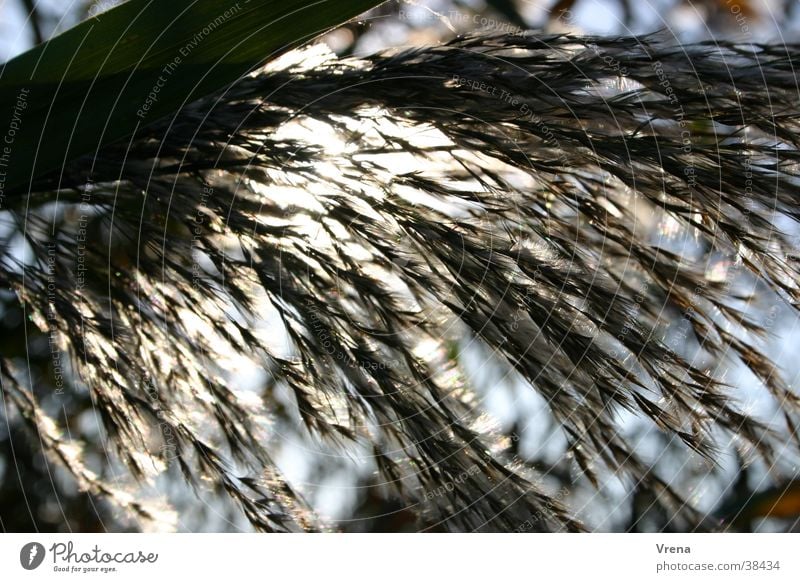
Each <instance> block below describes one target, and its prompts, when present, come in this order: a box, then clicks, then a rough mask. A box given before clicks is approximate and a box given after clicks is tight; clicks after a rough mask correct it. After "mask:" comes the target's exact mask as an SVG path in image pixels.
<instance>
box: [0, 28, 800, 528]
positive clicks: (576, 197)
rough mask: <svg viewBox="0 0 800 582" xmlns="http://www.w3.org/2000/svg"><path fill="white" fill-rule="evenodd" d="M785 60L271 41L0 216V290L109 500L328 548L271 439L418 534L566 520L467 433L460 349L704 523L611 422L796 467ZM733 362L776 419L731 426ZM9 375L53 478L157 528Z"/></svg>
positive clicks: (17, 409) (543, 40)
mask: <svg viewBox="0 0 800 582" xmlns="http://www.w3.org/2000/svg"><path fill="white" fill-rule="evenodd" d="M798 56H800V49H799V48H798V47H797V46H780V47H778V46H761V45H736V44H729V43H705V44H697V45H689V46H679V45H676V44H675V43H674V41H669V40H666V39H665V38H662V37H661V36H658V35H656V36H649V37H644V38H638V39H637V38H594V37H571V36H546V35H543V34H538V33H535V32H528V33H525V34H516V35H502V36H497V35H486V34H479V35H474V36H468V37H463V38H459V39H456V40H454V41H452V42H450V43H447V44H444V45H441V46H437V47H428V48H419V49H414V50H406V51H403V52H397V53H393V54H380V55H376V56H373V57H370V58H364V59H355V58H352V59H337V58H335V57H333V56H331V55H329V54H327V53H325V51H323V50H321V49H318V48H311V49H306V50H304V51H299V52H295V53H291V54H289V55H287V56H286V57H284V58H283V59H282V60H281V61H280V62H276V63H274V64H273V65H271V66H270V67H269V68H268V69H265V70H261V71H259V72H258V73H256V74H253V75H250V76H248V77H246V78H243V79H241V80H240V81H239V82H237V83H235V84H234V85H232V86H231V87H229V88H228V89H227V90H225V91H224V92H221V93H219V94H217V95H214V96H213V98H208V99H204V100H202V101H198V102H195V103H192V104H190V105H188V106H186V107H185V108H184V109H182V110H181V111H180V112H179V113H178V114H177V115H175V116H172V117H170V118H166V119H161V120H158V121H155V120H154V122H153V123H150V124H149V125H144V126H143V127H141V128H140V129H139V131H138V132H137V133H136V134H135V135H134V136H133V137H132V138H131V139H129V140H125V141H123V142H119V143H117V144H116V145H113V146H108V147H105V148H104V149H102V150H101V151H99V152H98V153H97V155H96V156H89V157H85V158H83V159H79V160H77V161H75V162H71V163H69V164H67V165H66V166H65V167H64V168H63V171H61V172H58V173H56V174H54V175H52V176H50V177H48V178H46V179H43V180H40V181H38V182H36V183H35V184H34V186H33V189H32V191H31V193H30V195H29V196H27V197H20V196H17V198H16V199H14V200H10V199H8V200H7V205H8V203H9V202H11V203H12V204H13V210H11V211H9V212H7V213H6V215H7V217H6V221H7V222H8V225H7V228H6V229H5V235H4V236H5V238H4V246H3V247H2V251H3V254H4V256H3V259H2V263H0V273H2V277H3V279H4V280H5V281H6V282H7V283H6V284H7V285H8V287H9V288H10V289H12V290H13V291H14V292H15V294H16V296H17V297H18V298H19V300H20V301H21V303H22V305H23V309H24V313H25V315H26V316H27V323H26V325H27V326H28V327H29V328H31V329H34V326H35V328H36V329H38V330H40V331H41V332H44V333H46V334H47V336H48V338H49V342H48V348H47V349H48V350H50V348H52V353H53V354H55V356H54V358H55V359H54V362H56V364H57V367H58V374H59V376H60V377H61V383H62V384H63V386H62V387H61V388H59V390H60V395H59V396H60V398H62V399H67V400H68V399H70V398H73V397H75V398H78V397H79V395H80V394H84V393H88V394H89V395H90V397H91V400H92V402H93V405H94V408H95V410H96V413H97V415H98V416H99V418H100V419H101V424H102V430H103V432H102V435H103V436H102V438H103V439H105V441H104V442H107V443H108V445H109V448H110V449H111V450H113V452H114V455H116V456H118V458H119V459H121V460H122V462H124V465H125V467H126V472H127V473H129V475H130V476H131V477H132V478H134V479H139V480H144V481H145V482H146V481H147V480H148V479H154V478H155V477H156V476H157V475H159V474H160V473H161V472H164V471H167V470H170V468H172V469H173V470H177V469H179V470H180V471H181V473H182V475H183V477H184V478H185V479H186V480H187V481H188V482H189V483H191V484H192V485H194V486H196V487H198V488H199V490H202V488H213V489H216V490H218V491H224V492H225V493H226V494H227V495H229V496H230V497H231V498H232V499H233V500H235V501H236V502H237V504H238V505H239V506H240V508H241V511H242V512H244V514H245V515H246V516H247V518H248V519H249V520H250V522H251V523H252V524H253V526H254V527H256V528H258V529H262V530H267V531H284V530H290V531H294V530H301V529H302V530H314V529H325V528H328V527H333V525H332V524H331V523H328V522H326V521H325V520H324V519H321V518H320V517H319V516H317V515H316V514H315V512H314V511H312V510H311V506H310V504H309V503H308V501H307V499H306V497H307V495H306V494H307V488H306V489H304V487H303V486H302V485H300V486H298V485H297V484H293V483H291V482H290V481H289V480H287V478H286V477H285V476H284V475H283V474H282V472H281V470H280V469H279V467H278V463H277V462H276V460H275V456H274V452H273V448H272V446H273V445H272V443H276V442H278V441H280V440H281V438H282V435H284V434H286V433H285V431H286V430H289V429H287V428H285V427H286V425H287V423H288V424H290V425H294V426H295V427H297V426H300V427H302V430H301V432H307V433H308V435H310V438H311V439H312V440H314V441H317V442H319V443H320V446H324V447H326V449H325V450H327V451H330V452H331V454H333V455H339V456H341V457H346V456H348V455H354V456H356V457H358V459H359V460H360V461H361V463H362V464H363V463H366V464H367V465H368V467H369V471H372V473H373V475H374V482H375V483H376V486H378V487H380V488H381V490H382V491H384V494H385V495H387V496H390V497H392V498H395V499H397V500H399V502H400V506H401V507H402V511H403V512H405V513H409V512H410V513H411V515H412V520H413V523H414V525H413V529H418V530H452V531H473V530H480V531H520V530H525V531H560V530H570V531H572V530H579V529H582V527H583V526H582V524H581V522H580V520H578V519H575V518H573V517H572V515H573V513H572V509H571V508H570V507H569V506H568V505H569V504H568V503H566V502H565V501H566V499H565V496H563V495H556V494H554V493H553V491H552V488H549V487H548V486H547V480H546V477H547V475H546V474H543V471H541V470H537V468H536V467H533V466H531V464H530V463H525V462H524V460H523V459H520V458H519V457H518V456H517V454H516V452H515V451H514V450H513V447H509V446H508V439H506V438H505V436H504V435H503V433H502V431H500V430H498V429H497V428H496V427H493V426H492V425H491V423H487V422H486V419H485V416H484V414H483V410H482V404H481V401H480V399H479V398H477V396H476V393H475V391H474V390H473V385H472V383H471V381H470V377H469V375H468V374H465V372H464V361H463V357H462V355H461V354H460V352H461V351H462V350H463V349H464V348H465V346H475V345H478V346H480V349H481V350H482V352H481V353H484V354H485V355H486V359H487V361H488V359H489V358H491V359H492V361H495V362H500V363H501V364H502V365H504V366H506V367H507V368H508V369H509V370H513V373H514V374H517V375H518V376H519V377H520V378H523V379H524V380H525V381H526V383H527V385H528V386H529V389H530V390H535V391H536V392H538V394H539V395H541V396H542V397H543V398H544V400H545V401H546V402H547V407H548V410H549V414H550V415H551V416H552V418H553V420H554V421H555V426H557V430H559V431H561V432H563V435H564V437H565V438H566V441H567V443H568V450H567V456H566V458H567V459H568V462H569V463H570V464H571V467H572V469H573V471H574V473H573V474H574V476H575V478H576V479H578V478H581V479H582V478H588V479H589V480H590V481H592V480H595V478H596V476H597V475H599V474H601V473H603V472H607V471H613V472H615V473H616V474H617V475H618V476H619V477H620V478H621V479H622V480H623V482H625V483H629V484H630V483H633V484H635V485H636V488H637V490H639V491H641V490H645V491H648V492H649V493H650V494H652V495H653V499H654V500H655V501H654V503H655V504H657V505H658V506H660V507H663V508H664V510H665V511H667V512H668V514H669V515H670V520H671V521H674V523H676V524H680V525H679V526H677V527H679V528H684V529H692V528H702V529H710V528H714V527H717V526H718V525H719V524H718V523H717V522H715V521H713V520H710V519H708V518H706V517H704V515H703V512H701V511H699V510H698V509H696V508H695V507H694V506H693V504H692V502H691V499H689V498H688V497H686V495H687V494H688V492H686V491H681V490H680V488H679V487H675V486H674V485H675V484H674V483H670V482H669V479H667V478H666V477H667V476H665V475H661V474H660V473H659V467H658V465H657V464H656V465H655V466H651V465H652V464H651V463H649V462H648V461H646V460H645V459H644V458H642V457H641V456H640V455H639V454H638V452H637V451H635V450H634V449H635V444H636V443H635V442H630V439H629V438H627V437H626V436H625V432H624V430H623V429H624V426H623V423H622V421H621V418H623V417H625V416H626V415H628V416H629V415H630V414H634V415H638V416H642V417H645V418H647V419H649V420H650V421H652V424H653V425H654V426H655V427H657V428H658V429H659V430H660V431H662V432H663V433H664V434H665V435H666V436H667V437H669V438H672V439H675V440H677V441H679V442H680V443H681V446H682V447H685V449H686V450H687V451H689V450H691V451H694V452H695V453H699V454H700V455H702V456H705V457H707V458H709V459H711V460H715V459H717V458H718V457H717V455H718V454H719V452H720V451H721V450H722V449H724V448H725V447H727V446H728V444H729V443H731V442H732V443H733V444H734V445H735V446H736V447H737V448H738V449H739V451H740V453H741V454H742V455H743V456H744V457H746V458H749V459H761V460H763V461H765V462H766V463H768V464H769V466H770V467H771V468H772V470H773V471H774V472H775V474H778V475H780V474H782V472H783V473H785V474H786V475H785V476H787V477H788V476H791V474H790V472H789V473H786V472H787V471H789V467H790V466H791V461H790V462H789V463H788V464H787V463H786V462H785V461H786V459H790V460H792V459H794V460H796V458H797V452H798V442H797V433H796V429H795V422H796V420H797V413H798V404H800V403H799V402H798V396H797V394H796V393H795V392H794V391H793V390H792V389H791V387H790V386H789V385H788V382H787V381H786V379H785V378H783V376H782V375H781V374H780V373H779V371H778V370H777V369H776V368H775V367H774V366H773V365H772V364H771V363H770V361H769V359H768V358H767V357H765V355H764V354H763V353H762V351H763V350H762V349H761V347H760V346H761V345H762V344H761V343H760V342H761V338H762V336H763V335H764V334H765V333H767V331H766V330H764V329H762V326H761V324H760V323H759V321H760V320H759V319H757V318H756V317H755V316H754V315H753V314H754V312H755V311H756V310H757V309H758V308H759V307H760V303H759V301H760V298H761V297H763V296H764V295H765V294H768V293H773V294H776V295H777V296H778V297H780V298H781V300H782V301H784V302H785V303H786V304H788V305H791V306H796V305H797V301H798V297H800V293H799V292H800V290H799V289H798V283H797V282H798V262H797V240H796V233H797V221H798V218H800V213H798V204H797V202H798V199H797V198H798V196H797V194H798V184H799V183H800V182H798V161H800V151H798V138H797V136H798V125H800V124H799V123H798V119H800V117H798V115H799V114H800V111H798V103H799V101H798V84H797V79H796V77H795V73H794V66H795V65H796V64H798V63H797V61H798ZM49 353H50V352H49V351H48V354H49ZM737 361H738V362H742V363H744V364H745V365H746V366H747V367H748V368H749V369H750V370H751V371H752V372H753V374H755V376H756V377H757V378H758V380H759V381H760V382H761V383H762V384H763V385H762V386H761V389H762V390H764V391H766V393H768V394H769V395H770V396H769V397H770V401H771V403H772V405H771V406H772V409H773V410H774V412H775V414H774V415H772V416H771V417H769V418H758V417H757V416H756V415H755V414H753V413H750V412H748V411H747V410H746V409H743V408H742V407H741V406H740V405H739V403H738V400H739V397H740V394H741V388H742V387H741V386H737V385H735V384H732V383H730V382H728V381H727V380H726V379H725V378H723V375H722V372H724V370H725V369H726V367H728V366H730V365H732V364H731V362H737ZM479 364H480V362H479ZM0 366H2V368H1V370H2V392H3V396H4V402H5V409H4V410H5V413H6V415H18V416H19V417H20V418H22V419H23V420H24V422H26V423H27V425H28V426H29V427H30V428H31V429H32V430H33V431H35V432H37V433H38V435H39V438H40V442H41V446H42V448H43V449H44V450H45V451H46V452H47V454H48V455H49V457H50V458H51V459H56V460H57V461H58V462H59V463H60V464H61V465H63V466H64V467H66V469H67V470H68V471H69V472H70V473H71V474H72V475H73V476H74V478H75V479H76V480H77V481H78V483H79V484H80V486H81V487H83V488H85V489H87V490H88V491H90V492H91V493H93V494H95V495H97V496H100V497H104V498H106V499H110V500H111V501H112V502H113V503H115V504H117V505H120V506H122V507H125V508H126V509H127V510H129V511H130V512H132V513H133V514H138V515H140V516H141V517H144V518H147V519H150V518H152V519H156V520H157V519H159V514H157V513H156V511H157V509H153V508H151V507H149V506H147V505H146V504H144V503H142V502H140V501H139V499H138V498H137V497H136V496H135V495H131V493H130V490H129V489H127V487H128V483H127V481H125V480H124V479H122V478H121V477H120V474H119V472H114V471H111V472H110V473H109V469H108V468H109V467H111V466H112V465H113V461H111V460H110V459H108V458H102V459H100V458H96V457H95V458H93V459H91V463H89V462H88V461H87V459H86V458H85V455H84V454H83V449H82V448H81V444H80V442H78V440H77V439H73V438H70V437H69V433H68V422H69V419H68V418H67V419H66V420H65V416H66V415H62V414H61V412H60V405H58V406H55V407H54V406H53V403H52V401H53V398H52V395H51V394H43V390H42V388H41V386H39V387H38V388H37V386H34V385H32V380H31V378H30V377H29V375H28V374H26V370H25V360H24V358H23V357H17V358H13V357H10V356H8V357H5V356H4V357H3V358H2V359H1V360H0ZM54 366H55V365H54ZM258 370H260V372H258ZM253 378H257V379H258V381H253ZM489 390H491V387H489ZM85 391H88V392H85ZM43 400H47V401H48V402H50V404H48V405H43V404H42V401H43ZM55 401H56V402H59V401H58V399H56V400H55ZM279 416H282V417H283V419H284V420H282V421H279V420H278V417H279ZM287 419H288V420H287ZM522 421H523V423H524V421H525V419H522ZM65 423H67V424H65ZM98 438H100V437H98ZM795 462H796V461H795ZM109 463H111V464H109ZM104 467H105V468H104ZM111 474H113V475H114V478H113V479H111V478H109V475H111Z"/></svg>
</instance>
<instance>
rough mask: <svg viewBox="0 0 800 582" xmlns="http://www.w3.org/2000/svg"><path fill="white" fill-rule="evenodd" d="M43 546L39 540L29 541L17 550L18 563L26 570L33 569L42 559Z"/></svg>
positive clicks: (39, 564)
mask: <svg viewBox="0 0 800 582" xmlns="http://www.w3.org/2000/svg"><path fill="white" fill-rule="evenodd" d="M44 554H45V551H44V546H43V545H42V544H40V543H39V542H30V543H27V544H25V545H24V546H22V549H21V550H20V551H19V563H20V564H22V567H23V568H25V569H26V570H35V569H36V568H38V567H39V566H41V565H42V562H43V561H44Z"/></svg>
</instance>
